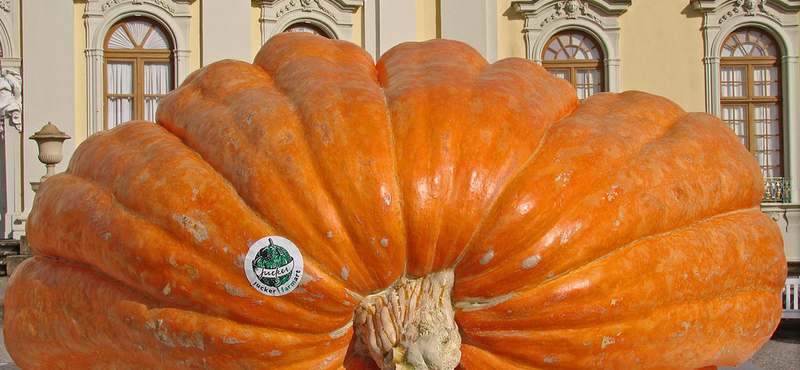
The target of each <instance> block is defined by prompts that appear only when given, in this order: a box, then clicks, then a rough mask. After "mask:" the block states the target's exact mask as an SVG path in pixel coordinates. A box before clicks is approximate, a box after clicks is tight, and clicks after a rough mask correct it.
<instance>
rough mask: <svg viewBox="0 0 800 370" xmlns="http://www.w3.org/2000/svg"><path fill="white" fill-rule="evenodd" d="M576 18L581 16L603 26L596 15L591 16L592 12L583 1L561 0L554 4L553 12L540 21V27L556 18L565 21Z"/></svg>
mask: <svg viewBox="0 0 800 370" xmlns="http://www.w3.org/2000/svg"><path fill="white" fill-rule="evenodd" d="M578 16H583V17H586V18H589V19H591V20H593V21H595V22H597V23H599V24H603V21H602V20H600V18H598V17H597V16H596V15H594V14H592V12H591V11H590V10H589V7H588V6H587V5H586V3H584V2H583V1H581V0H563V1H560V2H558V3H556V5H555V12H553V14H551V15H550V16H549V17H547V18H545V20H544V21H542V24H541V27H544V26H545V25H546V24H548V23H550V22H552V21H554V20H556V19H558V18H562V17H566V18H567V19H577V18H578Z"/></svg>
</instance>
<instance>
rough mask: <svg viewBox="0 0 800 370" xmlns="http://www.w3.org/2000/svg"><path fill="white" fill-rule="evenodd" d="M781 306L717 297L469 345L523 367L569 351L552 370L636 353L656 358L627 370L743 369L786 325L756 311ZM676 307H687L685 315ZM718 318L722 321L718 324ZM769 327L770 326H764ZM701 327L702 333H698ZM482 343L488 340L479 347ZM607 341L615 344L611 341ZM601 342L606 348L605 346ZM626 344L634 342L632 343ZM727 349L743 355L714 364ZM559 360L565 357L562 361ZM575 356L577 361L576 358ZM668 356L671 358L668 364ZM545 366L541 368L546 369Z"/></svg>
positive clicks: (760, 299) (756, 292)
mask: <svg viewBox="0 0 800 370" xmlns="http://www.w3.org/2000/svg"><path fill="white" fill-rule="evenodd" d="M762 293H764V294H762ZM722 298H725V299H722ZM779 300H780V298H779V297H778V296H777V294H775V292H774V291H769V290H767V291H765V290H763V289H760V288H758V289H751V290H746V291H743V292H742V293H739V294H735V295H731V296H726V297H720V298H716V297H713V298H712V299H709V300H690V301H685V302H678V304H677V305H674V306H664V307H657V308H656V309H655V310H654V311H653V313H652V314H651V315H650V316H648V317H643V318H638V319H633V320H628V321H626V322H625V323H610V324H603V325H598V326H596V327H586V328H576V329H565V330H562V331H558V330H553V331H536V330H513V329H512V330H506V331H505V332H502V334H501V335H495V334H494V332H487V333H480V332H477V333H470V334H471V335H472V336H471V337H465V338H464V340H465V341H467V342H468V343H470V344H471V345H473V346H477V347H479V348H488V349H486V350H487V351H491V352H493V353H495V354H499V355H503V356H509V357H510V358H514V359H516V360H519V361H531V362H532V361H537V360H540V359H537V358H535V357H533V356H529V355H528V354H527V352H529V351H530V352H531V353H536V352H537V349H545V351H547V349H552V350H557V351H558V350H560V351H563V353H562V354H561V355H555V354H551V355H550V356H549V357H553V358H558V359H560V360H564V362H563V363H564V365H561V363H562V362H561V361H553V362H552V363H549V364H546V365H547V367H546V368H552V369H572V370H578V369H588V368H593V367H594V366H592V365H591V364H590V363H589V360H588V359H591V358H592V357H593V356H594V358H597V357H598V356H600V355H602V354H603V353H606V354H608V353H612V354H613V353H615V352H616V353H617V354H618V355H619V356H620V357H624V356H627V355H628V352H630V351H631V350H632V349H634V348H637V351H636V353H639V354H645V356H647V355H650V356H652V357H651V358H640V360H641V361H640V362H636V361H633V359H630V361H627V362H625V368H626V369H630V370H637V369H665V370H666V369H669V370H681V369H695V368H701V367H704V366H710V365H716V366H729V365H735V364H739V363H742V362H744V361H746V360H747V359H748V358H749V357H750V356H752V354H753V353H755V352H756V351H757V350H758V348H759V347H760V346H761V345H762V344H763V343H764V342H766V341H767V340H768V339H769V336H770V334H771V333H772V332H773V331H774V328H775V327H777V325H778V322H779V321H780V311H776V310H767V309H765V310H764V312H758V313H753V312H752V311H751V308H752V307H765V306H761V305H762V303H766V302H770V301H771V302H770V304H769V305H767V306H774V305H775V304H777V303H779ZM698 303H701V304H698ZM724 305H736V307H732V311H733V312H731V310H721V309H718V308H719V307H720V306H724ZM676 307H683V309H680V308H676ZM770 311H771V312H770ZM676 312H681V313H686V314H685V315H684V316H683V317H680V318H678V317H675V316H678V315H677V314H676ZM764 313H769V317H768V319H765V315H764ZM659 314H663V315H659ZM731 314H736V316H735V317H737V318H738V320H737V324H736V325H733V326H729V325H728V324H727V323H726V321H727V320H729V318H730V317H731V316H730V315H731ZM693 315H697V317H702V318H704V319H705V320H706V324H705V325H703V323H702V322H699V320H697V319H692V317H694V316H693ZM715 318H719V319H720V320H719V321H715ZM686 323H688V325H686ZM764 323H766V324H767V325H763V324H764ZM745 326H746V327H745ZM698 327H699V328H700V329H696V328H698ZM736 328H738V330H736ZM726 329H733V330H734V333H732V334H727V333H728V331H727V330H726ZM617 333H619V334H617ZM631 333H633V335H634V339H633V340H634V342H633V343H632V344H627V343H631V342H630V336H631ZM680 333H683V334H680ZM480 334H485V335H486V336H484V337H479V335H480ZM623 334H624V335H623ZM667 336H669V337H667ZM479 338H480V339H482V340H477V341H476V339H479ZM605 338H609V339H608V340H606V339H605ZM743 338H746V339H743ZM601 339H602V342H603V343H601ZM625 339H628V341H626V340H625ZM565 342H567V343H565ZM568 342H572V343H568ZM583 342H586V343H583ZM668 342H672V343H668ZM675 342H677V343H675ZM587 343H588V344H587ZM620 346H624V348H619V347H620ZM643 346H644V347H652V348H654V349H655V348H659V349H660V350H651V351H647V350H644V349H643V348H641V347H643ZM727 346H731V347H733V348H735V349H736V351H737V352H736V353H730V354H729V355H728V356H727V357H722V358H715V359H708V355H707V353H709V352H714V351H717V354H718V357H719V356H722V355H724V354H725V349H726V347H727ZM598 347H600V348H598ZM667 349H669V350H667ZM682 351H687V352H689V351H694V352H695V353H696V354H697V356H688V357H681V358H675V357H674V356H676V353H675V352H682ZM539 353H542V352H539ZM559 356H561V357H560V358H559ZM563 356H566V357H567V358H564V357H563ZM570 356H572V357H571V358H570ZM665 356H667V357H671V358H664V357H665ZM694 358H699V359H705V361H704V362H703V363H691V360H692V359H694ZM606 360H608V359H606ZM579 362H584V364H582V365H579V364H578V363H579ZM677 363H681V364H687V363H688V365H683V367H680V368H677V367H675V365H674V364H677ZM660 364H673V365H671V366H669V367H664V366H659V365H660ZM544 365H545V364H540V366H544ZM604 365H605V364H604ZM608 366H610V368H618V367H616V366H614V365H613V364H609V365H608Z"/></svg>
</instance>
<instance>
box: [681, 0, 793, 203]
mask: <svg viewBox="0 0 800 370" xmlns="http://www.w3.org/2000/svg"><path fill="white" fill-rule="evenodd" d="M746 4H747V3H745V2H741V1H737V0H692V5H693V6H694V8H695V9H696V10H698V11H701V12H703V15H704V17H703V18H704V19H703V37H704V38H705V56H704V58H703V64H704V65H705V76H706V112H707V113H709V114H713V115H715V116H717V117H719V116H720V114H721V112H722V104H721V101H720V97H721V87H720V80H721V76H720V61H721V58H722V46H723V43H724V42H725V40H726V39H727V37H728V35H730V34H731V33H733V32H734V31H736V30H738V29H741V28H745V27H755V28H759V29H761V30H763V31H764V32H767V33H768V34H769V35H770V36H772V38H773V39H775V43H776V47H778V48H779V50H780V66H781V72H780V73H781V76H782V78H781V88H782V90H781V101H782V107H781V108H782V111H781V117H782V118H783V148H785V150H784V152H783V158H782V160H783V163H785V164H784V166H785V167H784V170H785V171H784V177H791V178H792V179H793V180H792V182H793V184H792V189H791V201H792V203H797V202H798V189H797V188H798V187H797V183H798V181H797V180H798V179H800V160H796V159H795V158H800V138H798V134H800V121H799V120H798V117H797V116H798V114H800V109H799V108H800V107H798V99H800V93H798V73H797V68H798V51H797V48H796V47H795V46H796V45H797V42H798V22H797V13H798V11H800V0H770V1H766V0H756V1H755V2H754V3H753V6H752V7H750V6H749V5H746Z"/></svg>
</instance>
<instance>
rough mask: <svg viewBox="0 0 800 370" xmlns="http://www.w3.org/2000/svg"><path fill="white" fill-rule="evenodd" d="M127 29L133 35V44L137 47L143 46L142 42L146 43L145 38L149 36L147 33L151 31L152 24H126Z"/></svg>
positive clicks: (132, 22) (142, 22)
mask: <svg viewBox="0 0 800 370" xmlns="http://www.w3.org/2000/svg"><path fill="white" fill-rule="evenodd" d="M125 27H127V28H128V32H130V33H131V37H133V42H135V43H136V45H141V44H142V41H144V37H145V36H146V35H147V31H149V30H150V27H151V26H150V22H145V21H131V22H128V23H126V24H125Z"/></svg>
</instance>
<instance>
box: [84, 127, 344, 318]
mask: <svg viewBox="0 0 800 370" xmlns="http://www.w3.org/2000/svg"><path fill="white" fill-rule="evenodd" d="M129 125H130V124H128V125H126V126H121V127H120V129H119V130H117V131H113V130H112V131H109V134H107V135H101V136H98V137H96V138H94V137H93V138H92V141H91V144H87V145H86V146H82V150H80V151H79V153H76V156H75V157H74V158H75V160H74V161H73V163H74V165H75V166H77V167H78V168H87V167H89V166H81V164H82V163H83V161H84V160H91V159H92V158H93V154H94V155H95V156H97V155H100V156H104V157H108V156H113V155H115V153H113V152H110V151H107V150H104V149H105V148H106V147H107V146H108V145H106V144H108V143H106V141H111V143H110V145H114V146H116V147H117V148H119V149H118V151H121V152H122V153H119V156H121V157H125V156H126V154H127V152H133V153H135V152H136V150H137V149H136V147H137V145H138V144H137V143H138V141H137V140H139V137H142V136H145V137H148V138H151V137H153V136H155V135H160V136H159V137H158V138H155V139H151V141H149V142H148V143H149V146H150V149H151V150H149V151H147V152H146V153H145V154H144V156H142V157H141V158H139V160H141V161H143V163H145V164H148V163H150V162H152V161H156V160H158V157H160V156H162V153H179V155H184V156H185V158H186V159H188V160H187V161H185V162H182V163H191V168H190V170H191V171H195V172H196V171H201V172H202V174H203V176H207V177H205V178H206V179H210V180H211V181H207V182H206V183H208V184H211V183H212V182H213V181H216V182H215V183H214V185H216V186H218V188H213V186H214V185H208V186H205V187H203V186H196V185H193V184H185V186H188V187H189V188H193V189H194V191H195V192H193V193H192V194H193V195H194V196H203V195H205V193H207V192H208V193H210V192H213V191H215V190H216V191H220V192H221V193H220V194H222V195H219V194H208V197H210V198H211V197H213V198H214V199H215V201H213V202H208V204H206V205H204V207H210V208H209V212H208V213H209V214H211V212H210V211H217V213H221V216H218V217H222V216H224V215H225V214H226V213H225V212H227V211H228V209H234V208H235V209H239V210H241V211H242V212H240V213H239V212H235V213H236V214H237V215H238V214H244V215H252V219H249V218H244V217H241V216H238V218H239V219H240V221H235V220H236V218H230V219H228V220H225V221H231V220H234V221H233V224H234V226H235V227H237V228H240V229H241V231H244V230H247V228H248V226H251V225H252V226H256V227H259V226H260V228H263V229H264V230H263V231H264V232H266V233H269V234H274V231H272V230H275V229H274V227H273V226H272V225H270V224H269V223H267V222H265V220H264V219H262V218H260V217H258V216H259V215H258V214H257V213H256V212H254V211H253V209H252V208H251V207H250V206H249V205H248V204H247V202H245V201H244V200H243V199H242V198H241V197H240V196H239V194H238V192H237V191H236V190H235V189H234V188H233V187H232V185H231V183H230V182H228V181H227V180H226V179H225V178H224V176H222V175H221V174H220V173H219V172H217V171H216V170H215V169H214V168H213V167H212V166H210V165H209V164H208V162H206V161H204V160H203V159H202V157H200V155H199V154H198V153H197V152H196V151H192V150H191V149H190V148H187V147H186V146H184V145H183V144H182V143H181V142H180V141H179V140H178V139H177V138H176V137H174V136H172V135H169V134H168V132H167V131H166V130H165V129H164V128H162V127H161V126H157V125H156V124H153V123H145V122H140V123H133V125H138V127H134V126H129ZM148 130H149V131H151V132H152V133H151V134H149V135H150V136H146V135H148ZM153 140H155V141H153ZM173 142H174V143H175V144H176V146H173V145H171V144H172V143H173ZM119 163H120V168H121V171H117V172H114V173H113V175H112V176H108V174H107V173H106V171H99V172H100V173H94V175H93V172H91V171H89V170H86V171H72V172H71V173H75V174H76V175H77V174H80V173H83V174H84V175H86V176H89V177H96V178H98V179H102V178H103V177H102V176H106V177H105V180H107V181H100V182H99V184H101V185H108V184H106V182H111V181H115V183H112V184H111V185H110V186H108V189H110V191H111V189H113V191H112V194H113V193H114V192H117V191H119V188H118V187H117V186H118V184H120V182H119V180H118V179H120V178H123V177H122V176H123V175H124V174H126V171H128V169H130V168H133V166H131V163H130V161H129V162H124V161H123V160H122V159H120V160H119ZM168 168H169V167H166V166H165V167H163V168H161V169H162V170H167V169H168ZM146 169H147V170H148V171H149V170H152V166H149V167H146ZM184 169H186V168H184ZM148 175H155V177H157V178H160V177H161V175H163V174H161V173H155V174H151V173H148ZM98 176H100V177H98ZM131 176H132V177H133V178H137V177H138V176H139V175H138V173H132V174H130V176H128V181H123V182H122V183H123V184H126V185H125V190H126V191H131V192H132V193H133V197H128V198H127V201H126V202H120V199H119V198H118V197H117V196H116V195H114V198H113V199H114V200H115V201H117V202H118V203H120V204H124V205H126V209H128V210H129V211H130V212H131V213H132V214H134V215H137V216H138V217H139V218H142V219H144V220H149V221H150V222H151V223H153V224H154V225H157V226H158V227H160V228H161V229H164V230H165V231H166V232H167V233H169V234H171V235H173V236H174V237H175V238H176V239H180V238H181V234H180V232H183V231H186V230H187V229H190V227H191V225H189V226H188V227H187V226H182V227H179V228H176V227H167V226H165V225H166V223H167V222H169V223H171V222H173V221H174V218H175V214H173V216H172V218H162V219H157V218H154V217H155V214H154V213H152V212H150V211H153V210H157V209H158V207H161V206H162V205H163V204H168V203H169V204H172V203H175V202H176V201H177V202H180V200H174V199H170V202H166V201H165V202H157V203H159V204H154V203H153V202H148V201H145V202H142V203H138V204H139V207H138V208H139V211H136V210H134V209H133V208H131V207H130V206H131V205H132V204H133V205H135V204H137V203H135V202H134V201H138V200H139V197H138V196H137V194H139V193H153V191H151V190H152V189H144V191H141V192H140V191H136V190H135V189H139V188H137V187H135V186H132V185H131V184H136V183H137V182H136V181H134V180H133V179H132V178H131ZM164 178H169V177H168V176H165V177H164ZM170 179H171V180H172V181H173V182H172V183H171V184H170V187H171V188H172V189H175V188H177V187H178V186H177V185H179V183H178V182H175V181H179V180H184V179H185V177H179V178H178V180H175V179H174V178H170ZM198 189H201V190H204V192H202V193H201V192H199V191H198ZM208 189H210V191H206V190H208ZM155 193H157V192H155ZM222 196H225V197H227V198H228V200H230V201H233V202H236V204H235V205H236V207H233V205H230V204H229V205H228V206H227V207H225V209H221V208H219V207H216V205H217V204H218V203H219V201H221V200H222V199H220V198H222ZM226 204H227V202H226ZM153 207H155V208H153ZM173 208H180V207H175V206H174V204H173V207H172V208H171V209H173ZM189 208H191V207H189ZM141 212H146V213H148V216H143V215H141V214H140V213H141ZM193 216H195V215H193ZM218 217H214V216H210V218H209V217H205V218H206V220H208V222H213V224H210V225H206V226H202V227H203V228H204V229H203V232H205V233H206V235H205V237H206V238H209V239H211V240H212V247H213V248H215V250H218V249H219V248H217V247H216V246H214V245H213V243H214V241H213V238H214V235H215V233H214V230H215V229H221V228H222V226H221V225H220V224H218V223H217V222H215V221H219V220H218ZM242 219H244V220H246V221H247V222H244V221H241V220H242ZM259 223H260V225H259ZM220 231H221V230H220ZM188 240H189V241H192V246H193V249H194V250H195V251H197V252H204V251H206V249H207V248H208V247H206V246H202V244H203V241H200V239H199V238H198V237H197V236H196V235H194V239H193V238H191V237H190V238H188ZM195 241H196V242H197V243H194V242H195ZM223 242H224V239H223ZM234 242H236V240H232V241H228V243H227V244H228V246H229V247H231V248H232V249H234V247H235V245H233V244H234ZM225 248H227V247H224V248H222V249H223V251H224V249H225ZM245 251H246V249H244V248H242V250H239V251H237V252H240V253H245ZM218 252H219V251H218ZM201 254H204V255H205V257H206V258H212V255H211V254H210V253H207V252H206V253H201ZM206 254H207V255H206ZM226 254H230V253H227V252H226ZM308 257H309V258H308V266H309V270H310V271H313V272H316V273H314V274H313V276H314V277H315V278H316V279H318V280H319V279H322V280H325V284H324V285H323V284H320V286H327V288H326V289H324V290H323V292H321V293H324V294H326V295H330V294H332V293H333V292H336V291H338V290H339V289H344V287H343V286H342V285H341V284H340V283H339V282H338V281H337V280H335V279H334V280H333V281H329V280H330V279H329V278H328V277H326V275H325V274H323V273H322V272H321V271H322V269H321V268H320V267H319V266H318V264H319V262H318V261H316V260H315V259H314V258H313V256H308ZM236 258H238V259H240V260H237V259H234V261H233V263H232V264H233V265H234V267H236V272H239V271H241V270H240V269H241V266H239V265H238V264H240V263H243V260H244V254H241V255H236ZM209 262H214V261H213V260H209ZM228 270H229V271H233V268H232V267H230V266H229V268H228ZM242 288H246V287H245V286H243V287H242ZM334 296H336V294H334ZM339 297H340V296H339ZM339 297H337V298H339ZM309 298H310V297H309ZM299 303H301V302H297V303H296V304H299ZM353 303H354V302H353ZM304 304H307V303H304Z"/></svg>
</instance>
